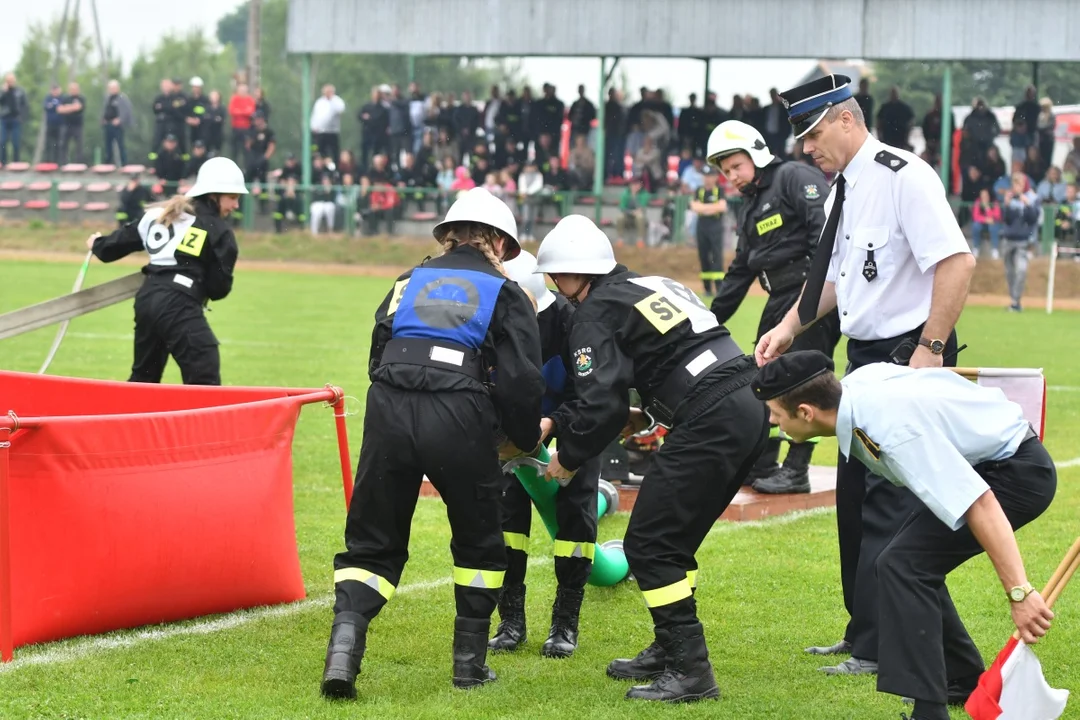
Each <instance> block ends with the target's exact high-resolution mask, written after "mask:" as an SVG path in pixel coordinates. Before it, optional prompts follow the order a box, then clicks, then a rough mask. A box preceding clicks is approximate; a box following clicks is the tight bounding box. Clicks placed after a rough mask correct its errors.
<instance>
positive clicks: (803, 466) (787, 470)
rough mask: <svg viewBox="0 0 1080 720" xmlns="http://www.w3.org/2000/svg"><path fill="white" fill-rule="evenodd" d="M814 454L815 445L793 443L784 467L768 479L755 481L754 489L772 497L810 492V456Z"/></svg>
mask: <svg viewBox="0 0 1080 720" xmlns="http://www.w3.org/2000/svg"><path fill="white" fill-rule="evenodd" d="M813 454H814V443H791V448H790V449H789V450H788V454H787V457H786V458H784V466H783V467H782V468H780V469H779V470H778V471H776V472H775V473H773V474H772V475H770V476H769V477H767V478H761V479H759V480H755V481H754V489H755V490H757V491H758V492H759V493H768V494H772V495H778V494H782V493H808V492H810V456H811V455H813Z"/></svg>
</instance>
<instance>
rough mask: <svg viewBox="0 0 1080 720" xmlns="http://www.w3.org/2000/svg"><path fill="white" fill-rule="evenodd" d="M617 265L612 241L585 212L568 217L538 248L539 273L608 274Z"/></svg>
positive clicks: (537, 265)
mask: <svg viewBox="0 0 1080 720" xmlns="http://www.w3.org/2000/svg"><path fill="white" fill-rule="evenodd" d="M614 268H615V252H614V251H613V250H612V249H611V241H610V240H608V236H607V235H605V234H604V231H603V230H601V229H600V228H598V227H596V225H595V224H593V221H592V220H590V219H589V218H587V217H585V216H584V215H567V216H566V217H564V218H563V219H562V220H560V221H559V224H558V225H556V226H555V227H554V228H552V230H551V232H549V233H548V234H547V236H546V237H545V238H544V240H543V242H541V243H540V249H539V250H537V251H536V272H538V273H573V274H577V275H607V274H608V273H609V272H611V271H612V270H613V269H614Z"/></svg>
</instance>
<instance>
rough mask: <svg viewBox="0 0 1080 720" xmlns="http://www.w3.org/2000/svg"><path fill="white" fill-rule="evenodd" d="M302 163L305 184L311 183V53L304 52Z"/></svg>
mask: <svg viewBox="0 0 1080 720" xmlns="http://www.w3.org/2000/svg"><path fill="white" fill-rule="evenodd" d="M300 95H301V96H302V97H301V102H300V157H301V160H300V165H301V167H302V168H303V170H302V175H303V180H304V185H305V186H308V185H311V115H310V114H309V113H310V105H311V54H310V53H304V56H303V70H302V71H301V72H300Z"/></svg>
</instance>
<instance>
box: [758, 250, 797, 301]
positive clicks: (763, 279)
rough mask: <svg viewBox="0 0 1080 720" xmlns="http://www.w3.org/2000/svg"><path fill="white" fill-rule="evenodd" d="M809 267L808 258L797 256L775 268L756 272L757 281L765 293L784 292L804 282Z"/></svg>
mask: <svg viewBox="0 0 1080 720" xmlns="http://www.w3.org/2000/svg"><path fill="white" fill-rule="evenodd" d="M809 268H810V259H809V258H799V259H798V260H795V261H793V262H790V263H788V264H787V265H785V266H783V267H780V268H776V269H775V270H762V271H761V272H759V273H758V282H759V283H761V289H762V290H764V291H765V292H767V293H770V294H772V293H778V292H784V291H785V290H791V289H792V288H795V287H798V286H801V285H802V284H803V283H804V282H806V272H807V270H808V269H809Z"/></svg>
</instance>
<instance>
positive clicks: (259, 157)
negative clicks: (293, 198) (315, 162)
mask: <svg viewBox="0 0 1080 720" xmlns="http://www.w3.org/2000/svg"><path fill="white" fill-rule="evenodd" d="M276 149H277V140H276V139H275V138H274V131H273V130H271V129H270V126H269V125H267V124H266V118H265V117H264V116H263V115H260V114H258V113H256V114H255V127H254V128H252V130H251V134H250V135H248V138H247V158H248V161H247V172H246V173H245V177H246V178H247V181H248V183H252V184H255V185H256V188H255V190H256V192H258V193H259V206H260V208H261V209H262V210H263V212H265V207H264V206H265V205H266V202H267V200H269V198H270V190H269V188H268V187H267V184H266V183H267V181H268V178H269V172H270V158H272V157H273V156H274V150H276Z"/></svg>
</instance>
